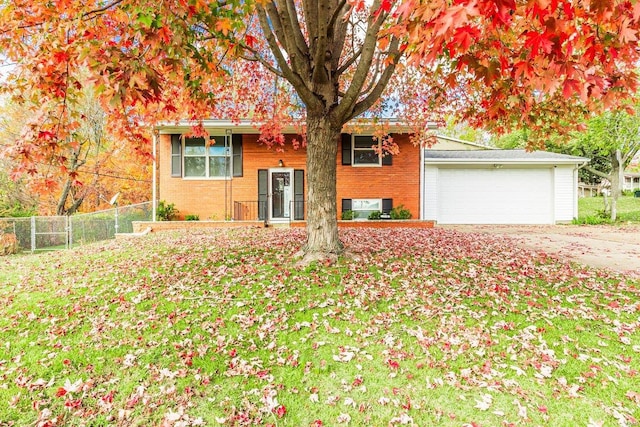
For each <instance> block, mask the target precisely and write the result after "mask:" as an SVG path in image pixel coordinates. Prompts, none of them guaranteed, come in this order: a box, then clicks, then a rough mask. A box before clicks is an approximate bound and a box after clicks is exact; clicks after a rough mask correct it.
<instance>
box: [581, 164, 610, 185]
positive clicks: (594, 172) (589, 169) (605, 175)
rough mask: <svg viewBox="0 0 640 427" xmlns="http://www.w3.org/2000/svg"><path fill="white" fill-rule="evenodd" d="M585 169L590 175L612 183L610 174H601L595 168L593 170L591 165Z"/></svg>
mask: <svg viewBox="0 0 640 427" xmlns="http://www.w3.org/2000/svg"><path fill="white" fill-rule="evenodd" d="M583 168H584V170H586V171H589V172H590V173H592V174H594V175H597V176H599V177H600V178H604V179H607V180H609V181H611V178H610V176H609V174H606V173H604V172H600V171H599V170H598V169H595V168H593V167H591V166H589V165H585V166H584V167H583Z"/></svg>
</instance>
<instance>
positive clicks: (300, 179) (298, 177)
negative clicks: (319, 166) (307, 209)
mask: <svg viewBox="0 0 640 427" xmlns="http://www.w3.org/2000/svg"><path fill="white" fill-rule="evenodd" d="M293 219H295V220H301V219H304V170H303V169H296V170H294V171H293Z"/></svg>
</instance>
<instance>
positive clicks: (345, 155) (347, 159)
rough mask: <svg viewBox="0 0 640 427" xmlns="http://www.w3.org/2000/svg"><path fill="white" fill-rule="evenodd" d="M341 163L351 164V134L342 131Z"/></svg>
mask: <svg viewBox="0 0 640 427" xmlns="http://www.w3.org/2000/svg"><path fill="white" fill-rule="evenodd" d="M340 136H341V137H342V164H343V165H350V164H351V134H348V133H342V134H340Z"/></svg>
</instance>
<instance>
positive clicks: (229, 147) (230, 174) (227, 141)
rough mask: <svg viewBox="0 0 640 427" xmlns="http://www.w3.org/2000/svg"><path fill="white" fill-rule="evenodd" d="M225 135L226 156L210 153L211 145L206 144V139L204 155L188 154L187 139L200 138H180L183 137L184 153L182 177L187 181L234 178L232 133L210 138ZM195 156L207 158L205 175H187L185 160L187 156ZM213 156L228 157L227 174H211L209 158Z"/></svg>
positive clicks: (213, 137)
mask: <svg viewBox="0 0 640 427" xmlns="http://www.w3.org/2000/svg"><path fill="white" fill-rule="evenodd" d="M220 136H221V137H223V138H224V146H223V148H225V149H226V150H227V151H226V155H224V156H215V155H213V156H212V155H210V154H209V147H210V145H207V144H206V140H205V145H204V149H205V150H204V155H187V150H186V144H187V139H198V138H199V137H188V138H187V137H185V138H180V139H181V143H182V153H181V157H182V159H181V161H182V179H183V180H186V181H193V180H200V181H229V180H231V179H233V141H232V139H233V138H232V137H231V135H230V134H229V135H225V134H223V135H210V136H209V138H210V139H215V138H216V137H220ZM216 144H217V143H216ZM195 157H204V158H205V162H204V170H205V174H204V176H187V175H186V171H187V168H186V163H185V160H186V159H187V158H195ZM212 157H220V158H226V159H227V163H226V165H227V168H226V170H225V174H224V176H220V175H216V176H210V175H209V159H210V158H212Z"/></svg>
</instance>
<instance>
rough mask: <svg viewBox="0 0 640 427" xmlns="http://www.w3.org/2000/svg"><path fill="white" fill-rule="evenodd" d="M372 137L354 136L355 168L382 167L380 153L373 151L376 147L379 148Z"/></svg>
mask: <svg viewBox="0 0 640 427" xmlns="http://www.w3.org/2000/svg"><path fill="white" fill-rule="evenodd" d="M379 144H380V143H379V142H376V141H375V140H374V139H373V137H371V136H364V135H353V165H354V166H380V165H382V159H381V157H380V156H379V155H378V152H377V151H376V150H374V149H373V146H374V145H378V146H379Z"/></svg>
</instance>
